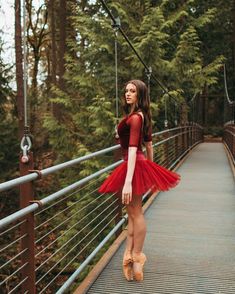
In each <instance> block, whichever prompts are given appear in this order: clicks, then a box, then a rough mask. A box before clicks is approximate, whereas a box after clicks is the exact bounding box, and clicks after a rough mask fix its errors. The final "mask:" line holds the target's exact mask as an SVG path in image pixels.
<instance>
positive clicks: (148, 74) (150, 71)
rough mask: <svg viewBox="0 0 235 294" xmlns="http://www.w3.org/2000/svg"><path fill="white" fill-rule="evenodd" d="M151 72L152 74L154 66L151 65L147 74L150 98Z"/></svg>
mask: <svg viewBox="0 0 235 294" xmlns="http://www.w3.org/2000/svg"><path fill="white" fill-rule="evenodd" d="M151 74H152V67H151V66H150V67H149V68H148V70H146V75H147V78H148V94H149V98H150V80H151Z"/></svg>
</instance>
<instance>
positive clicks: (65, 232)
mask: <svg viewBox="0 0 235 294" xmlns="http://www.w3.org/2000/svg"><path fill="white" fill-rule="evenodd" d="M111 197H113V195H111V196H110V197H109V198H107V200H106V201H105V202H107V201H108V200H109V199H110V198H111ZM105 202H101V204H100V205H98V206H96V208H95V209H94V210H92V211H90V212H89V213H88V214H86V215H85V216H84V217H82V218H81V219H80V220H79V221H78V222H76V223H75V224H74V225H72V227H70V228H69V229H68V230H66V231H64V232H63V233H62V234H61V235H60V236H59V237H57V238H56V239H55V240H53V241H52V242H51V243H50V244H48V245H47V246H46V247H44V248H43V249H42V250H41V251H40V252H38V253H37V254H36V255H35V257H38V256H39V255H40V254H41V253H42V252H44V251H45V250H46V249H47V248H49V247H50V246H51V245H52V244H54V243H55V242H56V241H58V240H59V239H60V238H62V237H63V236H64V235H66V234H67V232H69V231H70V230H71V229H73V228H74V227H75V226H76V225H78V224H79V223H80V222H81V221H83V220H84V219H86V218H87V217H88V216H89V215H90V214H92V213H93V212H94V211H95V210H97V209H98V208H99V207H100V206H102V205H103V204H104V203H105Z"/></svg>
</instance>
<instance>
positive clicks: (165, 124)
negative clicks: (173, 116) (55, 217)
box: [164, 94, 168, 128]
mask: <svg viewBox="0 0 235 294" xmlns="http://www.w3.org/2000/svg"><path fill="white" fill-rule="evenodd" d="M167 98H168V94H165V97H164V99H165V120H164V126H165V128H167V127H168V118H167Z"/></svg>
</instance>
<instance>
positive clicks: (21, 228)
mask: <svg viewBox="0 0 235 294" xmlns="http://www.w3.org/2000/svg"><path fill="white" fill-rule="evenodd" d="M202 140H203V130H202V128H201V127H200V126H199V125H195V124H194V125H189V126H182V127H176V128H172V129H167V130H164V131H161V132H158V133H155V134H153V146H154V149H155V151H154V154H155V156H154V161H156V162H157V163H158V164H160V165H163V166H165V167H167V168H170V169H171V168H173V167H174V166H175V165H176V164H177V163H178V162H179V161H180V160H181V159H182V158H183V157H184V156H185V155H186V154H187V153H188V151H189V150H190V149H192V148H193V147H194V146H195V145H196V144H198V143H199V142H201V141H202ZM119 148H120V146H119V145H115V146H112V147H110V148H106V149H104V150H101V151H97V152H95V153H92V154H89V155H86V156H83V157H80V158H78V159H75V160H71V161H68V162H66V163H62V164H59V165H56V166H54V167H51V168H47V169H44V170H41V171H31V172H30V174H28V175H25V176H22V177H19V178H17V179H15V180H11V181H8V182H5V183H2V184H0V192H1V191H2V192H3V191H6V190H9V189H12V188H13V187H16V186H20V189H21V192H22V191H23V193H21V194H22V198H23V206H21V207H23V208H21V209H20V210H18V211H16V212H14V213H12V214H11V215H8V216H6V217H4V218H3V219H1V220H0V238H1V248H0V252H1V264H0V289H1V293H55V292H56V293H64V292H65V290H68V289H69V288H70V289H71V285H72V284H73V283H74V281H75V280H76V281H78V282H79V281H81V280H82V279H83V278H84V276H85V275H86V274H87V272H88V271H89V267H87V266H88V265H90V266H91V261H92V262H95V261H96V260H97V259H98V258H99V256H101V255H102V248H103V246H104V245H105V244H106V243H107V242H108V243H111V242H112V240H113V239H114V238H115V237H116V236H117V235H118V234H119V233H120V231H121V229H122V226H123V224H124V223H125V221H126V219H127V215H126V214H125V208H124V207H123V206H122V204H121V203H120V199H119V197H114V195H103V194H101V195H100V194H99V193H98V192H97V190H98V187H99V186H100V184H101V182H102V181H103V179H104V178H105V177H106V176H107V172H109V171H110V170H112V169H113V168H114V167H116V166H118V165H119V164H120V163H121V162H122V159H119V160H117V161H116V162H114V163H113V164H111V165H109V166H107V167H104V168H103V169H101V170H99V171H97V172H95V173H93V174H91V175H89V176H87V177H85V178H82V179H79V180H78V181H77V182H75V183H72V184H70V185H68V186H66V187H64V188H62V189H60V190H59V191H56V192H54V193H52V194H50V195H48V196H46V197H43V198H42V199H34V198H33V194H34V193H33V190H34V188H33V184H34V182H33V181H34V180H36V179H38V178H44V177H46V176H48V175H51V174H54V173H56V172H58V171H60V170H62V169H68V170H70V169H71V168H72V167H74V168H75V167H76V166H77V165H78V164H80V163H81V162H82V161H86V160H89V159H91V158H94V157H98V156H100V155H103V154H107V153H108V154H109V153H110V152H113V151H116V150H118V149H119ZM110 156H113V155H112V154H111V155H110ZM29 169H31V167H30V166H28V165H27V164H26V165H25V173H26V174H27V173H29ZM149 194H150V191H148V192H147V193H146V195H144V198H145V197H148V195H149ZM21 202H22V201H21ZM26 202H28V203H26ZM108 245H109V244H106V245H105V246H108Z"/></svg>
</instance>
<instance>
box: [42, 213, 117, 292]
mask: <svg viewBox="0 0 235 294" xmlns="http://www.w3.org/2000/svg"><path fill="white" fill-rule="evenodd" d="M117 215H118V214H116V215H115V216H114V217H113V218H112V219H111V220H110V221H109V222H108V223H107V224H106V225H105V226H104V227H103V229H102V230H101V231H99V232H98V233H97V234H96V235H95V236H94V237H93V238H92V239H91V240H90V241H89V242H88V243H87V244H86V246H85V247H84V248H83V249H82V250H81V251H79V252H78V253H77V254H76V255H75V257H73V258H72V259H71V260H70V262H69V263H68V264H67V265H66V266H65V267H64V268H63V269H62V270H61V271H60V272H59V273H58V274H57V275H56V276H55V277H54V278H53V279H52V280H51V282H50V283H49V284H48V285H47V286H46V287H45V288H43V290H42V291H41V292H40V293H39V294H41V293H43V291H44V290H46V289H47V288H48V287H49V286H50V284H51V283H52V282H53V281H54V280H55V279H56V278H57V277H58V276H59V275H60V274H61V273H62V272H63V271H64V270H65V269H66V268H67V267H68V266H69V265H70V264H71V263H72V262H73V261H74V259H76V258H77V257H78V255H80V254H81V253H82V251H84V250H85V249H86V248H87V246H89V245H90V244H91V243H92V242H93V241H94V240H95V239H96V238H97V236H99V234H100V233H101V232H102V231H103V230H104V229H105V228H107V227H108V226H109V224H110V223H111V222H112V221H113V220H114V219H115V218H116V216H117Z"/></svg>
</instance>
